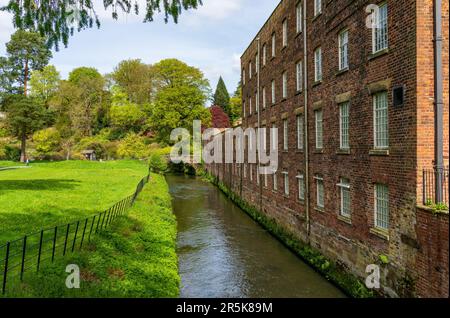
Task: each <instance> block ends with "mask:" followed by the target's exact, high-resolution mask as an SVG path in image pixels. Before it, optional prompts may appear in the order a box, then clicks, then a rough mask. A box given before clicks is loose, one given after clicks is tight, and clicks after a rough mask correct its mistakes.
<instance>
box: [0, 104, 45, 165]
mask: <svg viewBox="0 0 450 318" xmlns="http://www.w3.org/2000/svg"><path fill="white" fill-rule="evenodd" d="M3 103H4V109H5V110H6V125H7V127H8V128H9V130H10V131H11V133H12V134H13V135H14V136H16V137H18V138H19V139H20V141H21V147H20V161H21V162H25V161H26V159H27V156H26V142H27V137H28V136H29V135H31V134H32V133H34V132H35V131H37V130H39V129H41V128H42V127H43V126H44V124H45V123H46V121H47V117H48V111H47V109H46V108H45V106H44V104H43V103H42V101H41V100H40V99H38V98H34V97H27V96H23V95H11V96H8V97H7V98H6V99H5V100H4V101H3Z"/></svg>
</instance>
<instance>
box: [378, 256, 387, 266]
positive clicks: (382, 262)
mask: <svg viewBox="0 0 450 318" xmlns="http://www.w3.org/2000/svg"><path fill="white" fill-rule="evenodd" d="M378 258H379V259H380V262H381V264H385V265H386V264H389V257H388V256H386V255H384V254H380V255H379V256H378Z"/></svg>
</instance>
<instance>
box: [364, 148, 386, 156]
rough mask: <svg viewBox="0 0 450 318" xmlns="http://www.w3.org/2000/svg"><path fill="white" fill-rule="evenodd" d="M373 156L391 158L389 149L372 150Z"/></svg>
mask: <svg viewBox="0 0 450 318" xmlns="http://www.w3.org/2000/svg"><path fill="white" fill-rule="evenodd" d="M369 155H371V156H389V149H372V150H371V151H370V152H369Z"/></svg>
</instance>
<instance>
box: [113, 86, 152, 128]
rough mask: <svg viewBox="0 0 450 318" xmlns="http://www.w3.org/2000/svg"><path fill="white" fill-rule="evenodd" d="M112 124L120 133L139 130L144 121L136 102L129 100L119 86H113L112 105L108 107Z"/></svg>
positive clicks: (143, 115)
mask: <svg viewBox="0 0 450 318" xmlns="http://www.w3.org/2000/svg"><path fill="white" fill-rule="evenodd" d="M110 118H111V124H112V126H113V127H114V128H115V129H117V130H118V131H119V132H120V133H121V134H125V133H127V132H135V133H137V132H139V131H140V129H141V127H142V125H143V124H144V122H145V114H144V112H142V111H141V110H140V109H139V106H138V105H137V104H134V103H132V102H130V101H129V100H128V98H127V95H126V94H125V93H123V92H122V91H121V89H120V88H118V87H115V88H113V95H112V106H111V109H110Z"/></svg>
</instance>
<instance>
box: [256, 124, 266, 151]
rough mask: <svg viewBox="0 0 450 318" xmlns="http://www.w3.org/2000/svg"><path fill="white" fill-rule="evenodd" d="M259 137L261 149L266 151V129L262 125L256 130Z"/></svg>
mask: <svg viewBox="0 0 450 318" xmlns="http://www.w3.org/2000/svg"><path fill="white" fill-rule="evenodd" d="M258 134H259V137H260V138H261V147H262V151H264V152H265V151H266V150H267V129H266V127H264V126H263V127H262V129H261V130H259V131H258Z"/></svg>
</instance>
